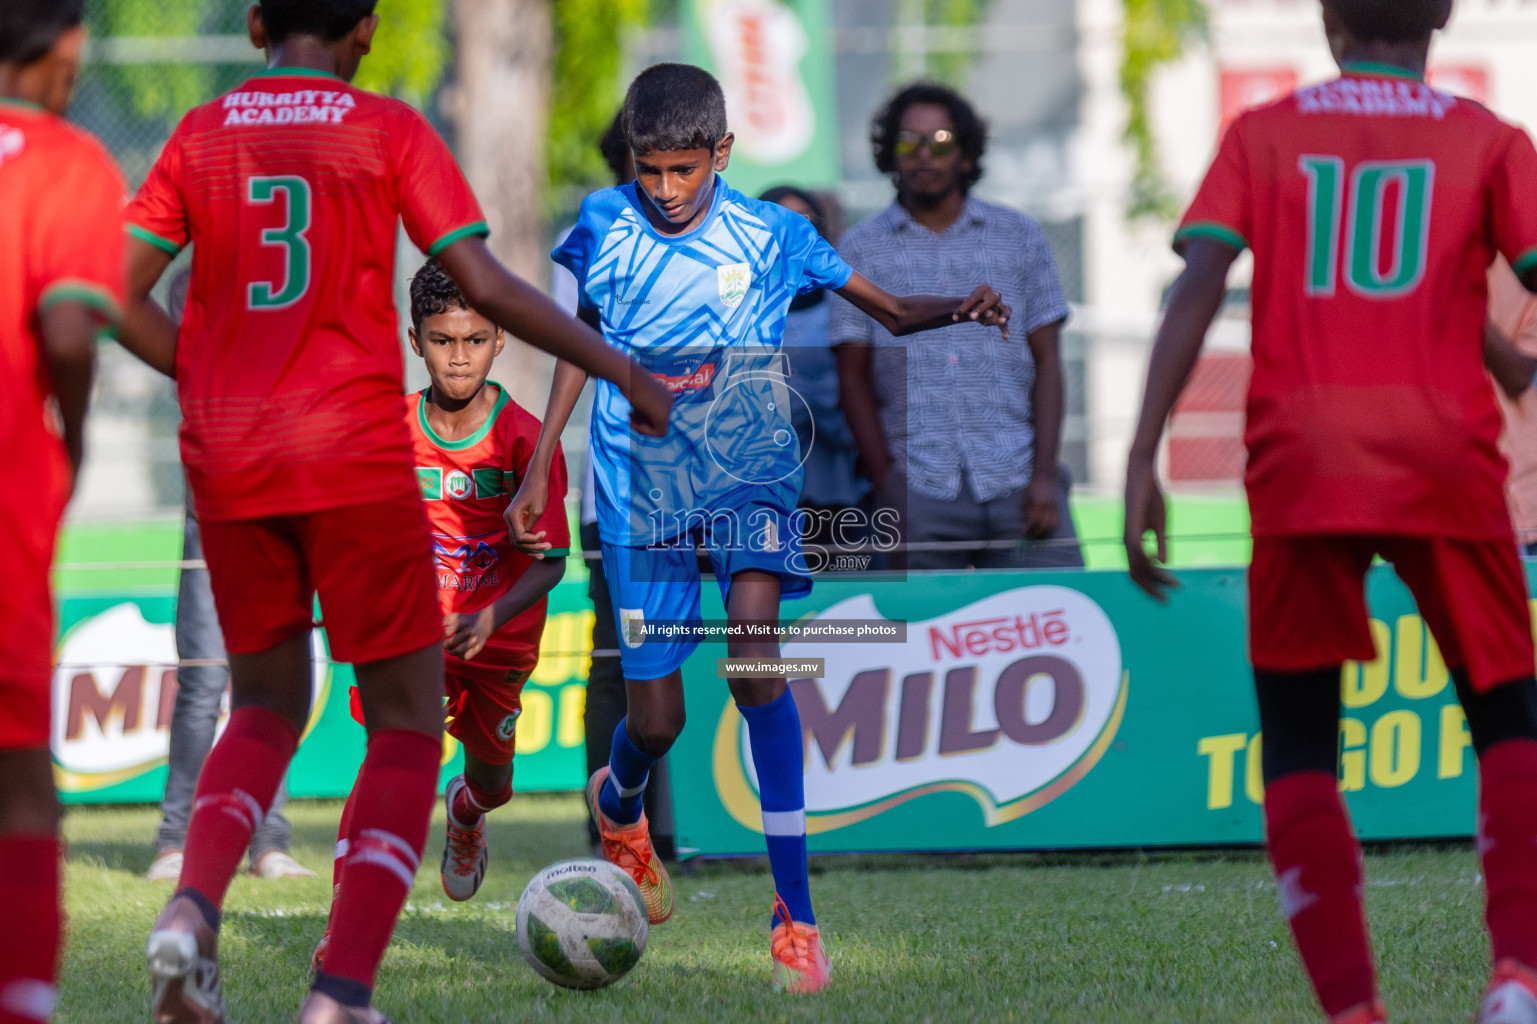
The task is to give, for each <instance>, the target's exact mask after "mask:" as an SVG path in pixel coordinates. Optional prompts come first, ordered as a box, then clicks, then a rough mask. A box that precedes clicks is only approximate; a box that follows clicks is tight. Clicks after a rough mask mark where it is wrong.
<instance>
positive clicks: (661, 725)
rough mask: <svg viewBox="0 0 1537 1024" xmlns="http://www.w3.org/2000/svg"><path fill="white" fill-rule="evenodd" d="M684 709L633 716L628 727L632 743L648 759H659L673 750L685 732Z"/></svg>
mask: <svg viewBox="0 0 1537 1024" xmlns="http://www.w3.org/2000/svg"><path fill="white" fill-rule="evenodd" d="M683 722H684V714H683V709H682V708H677V709H676V710H673V709H664V710H662V711H660V712H653V713H652V714H649V715H644V716H642V717H640V718H637V717H636V716H635V715H633V714H632V715H631V716H630V719H629V723H628V725H627V726H626V729H627V730H628V732H629V734H630V741H631V742H632V743H634V744H635V745H636V746H637V747H639V748H640V750H641V752H642V753H643V754H645V755H646V756H647V757H651V758H659V757H661V756H662V755H664V754H666V753H667V751H669V750H671V749H672V745H673V744H674V743H676V742H677V740H678V737H679V735H681V734H682V732H683Z"/></svg>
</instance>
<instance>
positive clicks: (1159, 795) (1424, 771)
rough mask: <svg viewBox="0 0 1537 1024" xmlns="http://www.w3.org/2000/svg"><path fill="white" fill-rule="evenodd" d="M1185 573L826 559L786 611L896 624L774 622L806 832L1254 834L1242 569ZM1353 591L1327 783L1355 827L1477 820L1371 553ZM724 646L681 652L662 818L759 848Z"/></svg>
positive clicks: (839, 840)
mask: <svg viewBox="0 0 1537 1024" xmlns="http://www.w3.org/2000/svg"><path fill="white" fill-rule="evenodd" d="M1180 579H1181V582H1182V583H1183V587H1182V589H1181V590H1180V591H1178V592H1177V593H1176V594H1175V595H1174V597H1173V600H1172V602H1171V603H1170V604H1169V605H1167V606H1160V605H1158V604H1156V603H1154V602H1153V601H1151V600H1150V599H1148V598H1147V597H1146V596H1144V595H1143V594H1142V593H1141V592H1140V591H1137V590H1136V589H1135V588H1133V587H1132V585H1131V584H1130V583H1129V582H1128V581H1127V579H1126V577H1125V576H1124V574H1122V573H1116V572H1106V573H1098V572H1090V573H1073V574H1025V573H1019V574H1016V573H974V574H968V575H944V576H937V575H929V576H919V575H914V576H912V577H911V578H910V579H909V580H908V581H906V582H904V583H876V584H871V583H860V582H839V581H836V580H828V579H826V578H824V579H823V580H822V581H820V582H819V583H818V584H817V587H816V591H815V593H814V594H813V596H812V597H810V598H808V599H806V600H804V601H801V602H797V603H796V604H794V605H792V606H790V609H789V614H787V619H789V618H793V619H797V620H798V621H799V623H800V624H802V625H803V626H804V627H807V629H808V631H810V632H815V631H816V630H815V626H816V624H817V623H825V624H829V625H830V624H832V623H844V624H847V623H851V622H869V621H885V620H896V621H905V622H906V623H907V626H906V629H905V632H904V631H902V630H895V631H893V632H894V633H895V634H896V636H897V639H895V640H894V641H893V642H879V643H872V642H868V641H863V642H848V643H839V642H831V641H823V640H819V641H818V642H816V643H801V642H791V643H787V644H786V645H785V649H784V654H785V656H786V657H793V658H813V657H814V658H820V659H824V663H825V671H824V672H823V674H822V677H821V678H800V679H793V680H792V681H791V683H790V686H791V690H792V692H793V694H794V697H795V702H796V705H797V707H798V709H799V712H800V716H801V720H802V724H803V726H804V729H805V739H806V818H807V831H808V833H809V835H810V844H811V849H812V850H813V851H817V852H854V851H897V850H980V849H1032V848H1034V849H1042V848H1075V847H1116V846H1163V845H1187V844H1205V843H1257V842H1259V841H1260V840H1261V838H1262V822H1261V816H1260V799H1261V795H1262V788H1261V781H1260V774H1259V767H1260V749H1261V745H1262V743H1263V739H1262V738H1261V737H1260V736H1259V735H1258V721H1257V719H1258V715H1257V712H1256V710H1255V704H1254V698H1253V695H1252V683H1251V676H1250V670H1249V667H1248V664H1247V662H1246V660H1245V648H1244V636H1245V628H1244V606H1245V586H1244V577H1243V573H1242V571H1241V570H1232V571H1212V570H1207V571H1192V572H1184V573H1181V574H1180ZM705 592H706V595H708V596H707V600H709V599H711V598H714V595H715V589H714V588H710V587H707V588H706V590H705ZM1369 597H1370V600H1371V607H1372V609H1373V614H1374V616H1375V621H1374V622H1373V630H1374V633H1375V634H1376V638H1377V649H1378V652H1379V655H1378V657H1377V659H1376V660H1375V661H1373V662H1371V663H1369V664H1365V665H1359V664H1351V665H1348V666H1347V667H1346V669H1345V672H1344V674H1343V678H1342V680H1341V685H1342V694H1343V701H1344V716H1345V717H1344V720H1343V722H1342V725H1341V744H1342V751H1343V753H1342V759H1341V768H1340V788H1341V790H1342V791H1343V792H1344V793H1345V794H1346V796H1347V799H1348V800H1349V802H1350V805H1351V808H1352V810H1353V811H1354V813H1355V815H1356V824H1357V827H1358V829H1359V830H1360V832H1361V835H1362V836H1363V837H1364V838H1366V839H1389V838H1393V839H1398V838H1418V837H1434V836H1466V835H1470V834H1471V833H1472V830H1473V825H1474V804H1475V765H1474V759H1473V753H1472V747H1471V744H1470V740H1469V735H1468V730H1467V724H1466V721H1465V719H1464V718H1463V715H1462V711H1461V709H1460V708H1459V707H1458V706H1457V704H1456V700H1455V697H1454V694H1453V687H1452V686H1451V683H1450V679H1449V677H1448V674H1447V671H1446V667H1445V665H1444V664H1443V663H1442V661H1441V658H1440V654H1439V652H1438V651H1437V650H1436V647H1435V644H1434V643H1433V641H1431V639H1430V638H1429V635H1428V632H1427V631H1426V629H1425V627H1424V623H1423V621H1422V620H1421V619H1420V618H1419V617H1418V615H1416V614H1415V611H1414V606H1413V603H1412V601H1411V600H1410V598H1409V595H1408V593H1407V591H1406V590H1405V589H1404V588H1403V587H1402V585H1401V584H1400V583H1399V582H1398V580H1397V578H1396V577H1395V576H1393V575H1392V573H1391V571H1390V570H1388V569H1386V568H1379V569H1376V570H1374V571H1373V574H1372V576H1371V578H1370V581H1369ZM714 599H715V600H717V601H718V598H714ZM705 616H706V617H707V618H710V617H715V618H722V617H723V611H722V609H721V608H720V607H719V605H718V603H717V604H716V606H715V607H714V608H713V609H711V608H709V607H708V606H707V607H706V610H705ZM724 655H725V650H724V644H723V643H716V644H712V645H705V647H704V648H702V649H701V652H700V653H699V654H698V655H696V656H695V657H694V658H692V659H691V660H690V661H689V663H688V665H687V666H686V667H685V670H684V671H685V677H686V679H685V682H686V686H685V691H686V694H687V700H688V718H689V728H688V729H687V730H685V732H684V734H683V737H682V739H681V740H680V741H679V744H678V746H677V747H676V748H675V754H674V755H673V756H674V760H673V764H674V765H675V766H678V765H688V766H690V769H691V770H687V771H684V770H677V768H676V767H675V769H674V771H673V774H672V778H673V792H674V813H675V818H676V824H677V840H678V845H679V848H680V849H688V850H692V851H695V852H697V853H701V854H713V855H736V854H761V852H762V849H763V846H762V843H763V839H762V836H761V834H760V833H761V829H762V824H761V820H760V817H759V807H758V798H757V783H756V775H755V772H754V768H753V763H752V756H751V752H750V747H749V743H748V737H747V729H746V726H745V723H744V721H743V719H742V717H741V715H740V714H739V713H738V712H737V711H736V710H735V707H734V705H733V703H732V701H731V699H730V696H729V694H728V692H727V688H726V683H725V681H724V680H723V679H718V678H716V673H717V662H716V659H717V658H720V657H724Z"/></svg>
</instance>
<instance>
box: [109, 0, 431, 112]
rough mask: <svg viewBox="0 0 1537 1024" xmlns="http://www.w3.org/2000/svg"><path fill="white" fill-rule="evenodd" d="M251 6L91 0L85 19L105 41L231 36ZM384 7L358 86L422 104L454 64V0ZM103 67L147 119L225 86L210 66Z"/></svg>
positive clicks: (388, 1)
mask: <svg viewBox="0 0 1537 1024" xmlns="http://www.w3.org/2000/svg"><path fill="white" fill-rule="evenodd" d="M246 7H247V5H246V4H244V3H229V2H225V0H90V2H89V3H88V5H87V11H86V16H87V20H88V23H89V24H90V27H91V31H92V34H93V35H94V36H96V37H97V38H99V39H111V38H121V37H129V38H176V37H190V36H197V35H231V34H244V32H245V30H246V29H245V11H246ZM378 12H379V18H380V25H379V32H378V34H377V35H376V36H375V37H374V48H373V52H372V54H370V56H369V57H368V59H367V60H365V61H364V62H363V67H362V69H361V71H360V73H359V75H358V84H359V85H360V86H362V87H364V88H366V89H375V90H378V91H381V92H387V93H391V94H393V95H397V96H400V97H402V98H403V99H407V100H409V101H411V102H413V103H418V104H420V103H422V102H423V101H425V100H426V98H427V97H428V96H430V95H431V94H432V91H433V90H434V89H435V88H437V84H438V82H439V80H441V78H442V77H443V71H444V68H445V67H446V66H447V64H448V57H449V44H448V38H447V36H446V34H445V24H446V21H447V18H448V0H379V7H378ZM102 72H103V74H104V75H106V76H107V77H108V78H109V79H110V80H111V85H112V91H113V92H114V93H116V94H118V95H120V96H123V97H125V99H126V102H127V104H128V106H129V107H130V109H131V110H132V111H133V113H134V114H136V115H138V116H139V117H143V118H169V119H175V118H179V117H181V115H182V114H185V113H186V112H187V111H188V110H190V109H191V108H192V107H194V106H196V105H197V104H199V103H203V102H205V101H207V100H209V99H211V98H212V95H213V93H214V92H215V91H216V90H217V88H218V85H217V81H218V79H217V76H216V74H215V66H214V65H210V64H201V63H164V64H161V63H154V64H124V65H114V66H111V67H108V68H104V69H102Z"/></svg>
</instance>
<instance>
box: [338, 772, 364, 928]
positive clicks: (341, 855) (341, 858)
mask: <svg viewBox="0 0 1537 1024" xmlns="http://www.w3.org/2000/svg"><path fill="white" fill-rule="evenodd" d="M361 777H362V776H361V775H359V778H361ZM357 802H358V783H357V780H356V779H354V780H353V783H352V792H350V793H348V794H347V802H346V803H345V804H343V805H342V820H341V822H340V824H338V825H337V826H336V855H335V856H334V857H333V858H332V860H331V904H332V906H333V907H334V906H335V905H336V897H337V896H338V895H339V894H340V893H341V891H342V865H343V864H345V863H346V862H347V837H348V836H349V835H351V833H352V809H353V808H354V807H355V806H357Z"/></svg>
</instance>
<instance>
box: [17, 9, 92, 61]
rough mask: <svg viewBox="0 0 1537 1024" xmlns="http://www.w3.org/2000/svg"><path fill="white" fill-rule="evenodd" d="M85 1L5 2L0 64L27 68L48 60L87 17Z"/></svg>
mask: <svg viewBox="0 0 1537 1024" xmlns="http://www.w3.org/2000/svg"><path fill="white" fill-rule="evenodd" d="M84 9H85V3H84V0H5V3H4V4H0V63H5V64H19V65H21V66H22V67H25V66H26V65H28V64H31V63H32V62H33V61H35V60H38V59H40V58H42V57H43V56H45V55H46V54H47V53H48V51H49V50H50V49H52V48H53V44H54V42H55V41H57V40H58V38H59V36H61V35H63V34H64V32H65V31H66V30H68V29H71V28H74V27H75V26H76V25H78V24H80V22H81V19H82V18H84V16H85V11H84Z"/></svg>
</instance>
